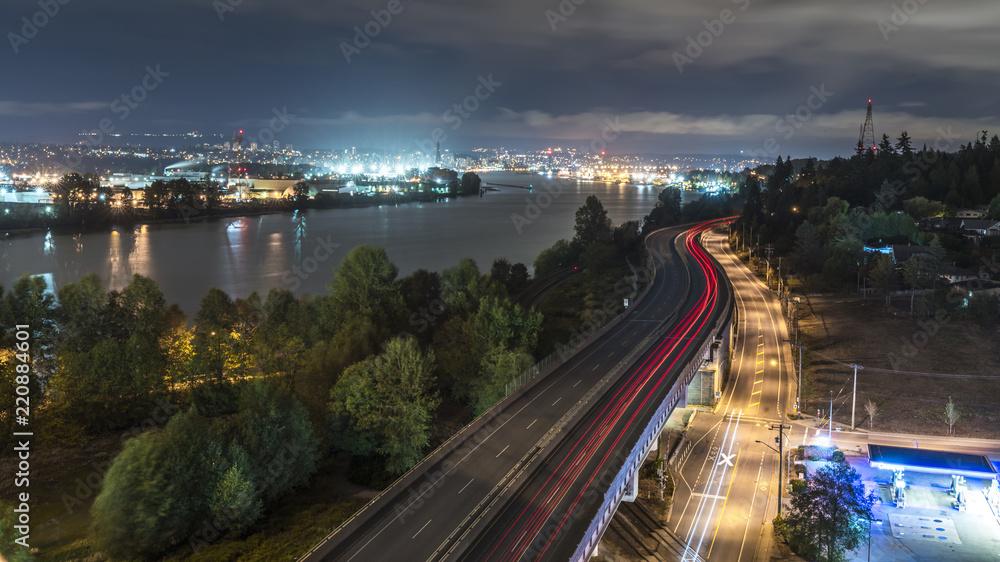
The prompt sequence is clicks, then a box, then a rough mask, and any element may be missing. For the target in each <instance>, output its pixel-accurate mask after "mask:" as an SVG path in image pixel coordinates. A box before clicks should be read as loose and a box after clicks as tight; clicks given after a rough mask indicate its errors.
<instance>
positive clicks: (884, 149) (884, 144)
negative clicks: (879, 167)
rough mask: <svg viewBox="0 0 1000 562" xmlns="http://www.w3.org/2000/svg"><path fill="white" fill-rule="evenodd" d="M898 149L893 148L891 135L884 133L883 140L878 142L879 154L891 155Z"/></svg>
mask: <svg viewBox="0 0 1000 562" xmlns="http://www.w3.org/2000/svg"><path fill="white" fill-rule="evenodd" d="M895 152H896V151H895V150H894V149H893V148H892V141H890V140H889V135H886V134H884V133H883V134H882V140H881V141H879V143H878V154H879V156H891V155H892V154H894V153H895Z"/></svg>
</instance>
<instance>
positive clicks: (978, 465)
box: [868, 445, 1000, 518]
mask: <svg viewBox="0 0 1000 562" xmlns="http://www.w3.org/2000/svg"><path fill="white" fill-rule="evenodd" d="M868 464H869V465H871V467H872V468H880V469H885V470H891V471H892V490H891V491H892V500H893V502H894V503H895V505H896V507H906V481H905V480H904V477H903V472H904V471H910V472H920V473H925V474H938V475H948V476H950V477H951V486H950V489H949V492H948V493H949V494H950V495H951V496H953V498H954V499H953V501H952V505H953V507H954V508H955V509H957V510H958V511H965V510H966V509H967V506H968V490H969V487H968V484H967V483H966V479H967V478H978V479H981V480H984V481H988V482H989V484H987V485H986V490H985V495H986V500H987V503H989V505H990V508H991V509H992V510H993V513H994V515H995V516H997V517H998V518H1000V488H998V484H997V467H996V466H994V464H993V462H991V461H990V459H989V458H988V457H986V456H985V455H971V454H966V453H952V452H949V451H935V450H931V449H919V448H910V447H892V446H889V445H868Z"/></svg>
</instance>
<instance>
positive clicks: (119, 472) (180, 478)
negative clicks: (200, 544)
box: [90, 412, 217, 558]
mask: <svg viewBox="0 0 1000 562" xmlns="http://www.w3.org/2000/svg"><path fill="white" fill-rule="evenodd" d="M212 441H213V440H212V437H211V435H210V431H209V426H208V423H207V422H205V420H203V419H202V418H201V417H199V416H198V415H197V414H194V413H192V412H189V413H184V414H178V415H176V416H174V417H173V418H171V419H170V421H169V422H168V423H167V426H166V428H165V429H164V431H160V432H149V433H144V434H142V435H140V436H139V437H136V438H133V439H129V440H128V441H126V442H125V447H124V448H123V449H122V452H121V453H119V455H118V456H117V457H115V460H114V462H113V463H112V464H111V468H109V469H108V472H107V474H106V475H105V477H104V482H103V484H102V486H101V491H100V493H99V494H98V496H97V498H96V499H95V500H94V504H93V506H92V507H91V510H90V515H91V536H92V537H93V538H94V541H95V543H96V544H97V547H98V548H99V549H101V550H102V551H104V552H105V553H107V554H108V555H111V556H115V557H121V558H129V557H137V556H138V557H152V556H155V555H157V554H159V553H161V552H163V551H164V550H166V549H167V548H170V547H171V546H174V545H176V544H178V543H180V542H181V541H185V540H187V538H188V537H189V536H190V535H191V532H192V531H193V530H194V528H195V526H196V525H198V524H200V523H202V522H203V521H204V520H205V518H206V517H207V516H208V514H209V507H210V502H211V500H210V495H209V491H210V490H214V489H215V485H216V484H215V482H214V478H213V475H212V472H211V471H210V470H209V471H208V473H206V469H207V468H210V467H211V462H210V461H211V460H212V459H211V458H210V457H209V455H210V454H211V451H214V450H216V449H217V446H216V445H213V442H212Z"/></svg>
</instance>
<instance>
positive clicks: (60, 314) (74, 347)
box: [56, 273, 109, 352]
mask: <svg viewBox="0 0 1000 562" xmlns="http://www.w3.org/2000/svg"><path fill="white" fill-rule="evenodd" d="M107 306H108V294H107V290H106V289H105V288H104V283H103V282H102V281H101V278H100V277H98V276H97V275H96V274H93V273H88V274H87V275H85V276H83V278H82V279H80V281H79V282H77V283H67V284H66V285H64V286H63V287H62V288H61V289H59V308H58V310H57V311H56V318H57V321H58V324H59V338H60V340H61V345H62V346H64V347H63V349H64V351H67V350H71V351H74V352H83V351H86V350H88V349H90V348H92V347H94V345H95V344H96V343H97V342H98V341H100V340H101V339H103V338H105V337H107V336H108V332H109V326H108V325H106V324H105V314H106V312H107Z"/></svg>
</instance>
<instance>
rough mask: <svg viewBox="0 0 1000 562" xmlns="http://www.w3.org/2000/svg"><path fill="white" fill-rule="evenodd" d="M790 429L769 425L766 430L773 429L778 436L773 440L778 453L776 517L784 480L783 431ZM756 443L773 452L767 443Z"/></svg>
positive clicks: (783, 426) (788, 427)
mask: <svg viewBox="0 0 1000 562" xmlns="http://www.w3.org/2000/svg"><path fill="white" fill-rule="evenodd" d="M791 428H792V426H790V425H784V424H778V425H770V426H768V428H767V429H769V430H771V431H774V430H775V429H777V430H778V436H777V437H776V438H775V439H774V440H775V441H777V442H778V451H777V453H778V515H779V516H780V515H781V489H782V488H784V487H785V478H784V477H785V472H784V468H783V466H784V459H783V457H784V451H785V439H784V437H785V430H786V429H791ZM757 442H758V443H760V444H762V445H765V446H766V447H768V448H769V449H771V450H772V451H773V450H774V447H771V446H770V445H768V444H767V443H764V442H763V441H757Z"/></svg>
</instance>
